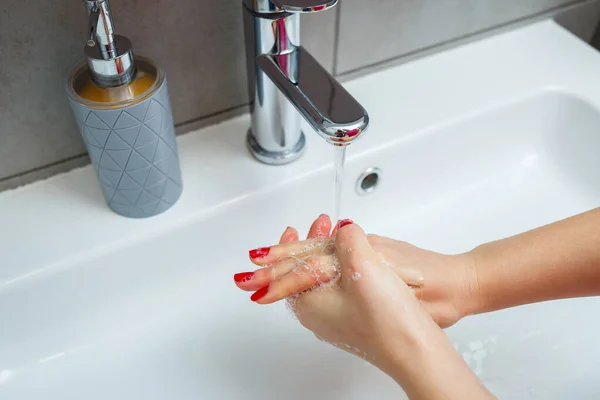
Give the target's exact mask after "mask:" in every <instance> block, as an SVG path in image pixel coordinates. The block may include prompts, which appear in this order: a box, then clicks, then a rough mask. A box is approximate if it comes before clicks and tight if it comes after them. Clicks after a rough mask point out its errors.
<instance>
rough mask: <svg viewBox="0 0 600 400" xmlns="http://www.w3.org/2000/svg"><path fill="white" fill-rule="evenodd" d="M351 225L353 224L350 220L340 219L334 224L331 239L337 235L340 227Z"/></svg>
mask: <svg viewBox="0 0 600 400" xmlns="http://www.w3.org/2000/svg"><path fill="white" fill-rule="evenodd" d="M353 223H354V222H352V220H351V219H340V220H339V221H338V222H336V224H335V226H334V227H333V232H331V237H334V236H335V235H336V234H337V231H338V229H340V228H341V227H343V226H346V225H350V224H353Z"/></svg>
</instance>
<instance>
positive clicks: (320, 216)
mask: <svg viewBox="0 0 600 400" xmlns="http://www.w3.org/2000/svg"><path fill="white" fill-rule="evenodd" d="M323 217H327V218H329V215H327V214H321V215H319V218H323Z"/></svg>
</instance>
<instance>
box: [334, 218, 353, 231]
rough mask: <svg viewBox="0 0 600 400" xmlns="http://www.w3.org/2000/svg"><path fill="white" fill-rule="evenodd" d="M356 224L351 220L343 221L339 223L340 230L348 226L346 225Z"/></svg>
mask: <svg viewBox="0 0 600 400" xmlns="http://www.w3.org/2000/svg"><path fill="white" fill-rule="evenodd" d="M353 223H354V222H353V221H352V220H351V219H342V220H340V221H339V222H338V229H340V228H342V227H344V226H346V225H350V224H353Z"/></svg>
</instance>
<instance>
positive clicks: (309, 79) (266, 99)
mask: <svg viewBox="0 0 600 400" xmlns="http://www.w3.org/2000/svg"><path fill="white" fill-rule="evenodd" d="M336 3H337V0H255V1H250V0H244V25H245V35H246V60H247V72H248V74H247V76H248V92H249V95H250V113H251V119H252V122H251V127H250V130H249V132H248V147H249V149H250V151H251V153H252V154H253V155H254V156H255V157H256V158H257V159H258V160H259V161H262V162H264V163H267V164H286V163H289V162H292V161H294V160H295V159H297V158H298V157H300V155H301V154H302V152H303V151H304V147H305V137H304V134H303V133H302V131H301V118H300V117H304V119H305V120H306V121H307V122H308V124H309V125H310V126H311V127H312V128H313V129H314V130H315V131H316V132H317V133H318V134H319V135H320V136H322V137H323V138H324V139H325V140H326V141H327V142H329V143H332V144H334V145H337V146H344V145H347V144H349V143H350V142H352V141H354V140H356V139H357V138H358V137H360V136H361V135H362V133H363V132H365V130H366V129H367V127H368V125H369V116H368V114H367V112H366V110H365V109H364V108H363V107H362V106H361V105H360V103H359V102H358V101H356V99H354V97H352V95H350V93H348V91H347V90H346V89H344V87H343V86H342V85H340V83H339V82H338V81H337V80H336V79H335V78H334V77H333V76H332V75H331V74H330V73H329V72H328V71H327V70H326V69H325V68H323V67H322V66H321V65H320V64H319V63H318V62H317V61H316V60H315V58H314V57H313V56H312V55H311V54H310V53H309V52H308V51H307V50H306V49H305V48H304V47H302V46H301V45H300V13H310V12H316V11H320V10H323V9H327V8H330V7H332V6H334V5H335V4H336Z"/></svg>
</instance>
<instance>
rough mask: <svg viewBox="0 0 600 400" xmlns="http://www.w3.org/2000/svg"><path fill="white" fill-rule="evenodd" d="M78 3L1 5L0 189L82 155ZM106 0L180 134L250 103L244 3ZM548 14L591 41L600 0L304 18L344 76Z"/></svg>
mask: <svg viewBox="0 0 600 400" xmlns="http://www.w3.org/2000/svg"><path fill="white" fill-rule="evenodd" d="M80 3H81V2H80V1H77V0H54V1H39V0H2V1H1V2H0V190H5V189H9V188H12V187H16V186H19V185H22V184H25V183H28V182H31V181H34V180H37V179H42V178H45V177H48V176H51V175H53V174H56V173H59V172H63V171H67V170H69V169H72V168H74V167H77V166H80V165H84V164H86V163H87V162H88V160H87V156H86V155H85V148H84V146H83V143H82V141H81V139H80V137H79V133H78V132H77V131H76V129H75V126H74V124H73V121H72V118H71V114H70V110H69V107H68V103H67V100H66V97H65V94H64V84H65V76H66V74H67V72H68V71H69V69H70V68H71V67H72V66H73V65H74V64H75V63H77V62H78V61H79V60H80V59H81V54H82V49H83V43H84V38H85V33H84V32H85V30H86V28H87V27H86V22H87V21H86V18H85V14H84V9H83V5H82V4H80ZM111 5H112V9H113V12H114V14H115V23H116V29H117V31H118V33H121V34H124V35H126V36H128V37H129V38H130V39H131V40H132V41H133V43H134V46H135V49H136V50H137V51H138V52H146V53H149V54H151V55H153V56H154V57H155V58H157V59H158V60H159V62H160V63H161V65H162V66H163V67H164V68H165V70H166V71H167V75H168V79H169V86H170V92H171V101H172V104H173V110H174V116H175V121H176V124H177V130H178V132H180V133H184V132H186V131H189V130H191V129H195V128H198V127H201V126H205V125H208V124H211V123H214V122H217V121H220V120H223V119H226V118H230V117H232V116H234V115H237V114H240V113H243V112H245V111H246V109H247V108H246V104H247V94H246V82H245V64H244V41H243V30H242V22H241V15H242V14H241V11H242V10H241V0H230V1H214V0H160V1H158V0H157V1H144V0H111ZM552 16H556V17H557V19H558V21H559V22H561V23H563V24H564V25H565V26H566V27H567V28H568V29H570V30H572V31H573V32H574V33H576V34H577V35H579V36H580V37H582V38H584V39H585V40H588V41H590V40H592V38H593V36H594V32H595V29H596V25H597V22H598V20H599V18H600V0H369V1H365V0H340V5H339V7H337V8H336V9H334V10H331V11H327V12H322V13H318V14H315V15H306V16H303V17H302V18H303V19H302V30H303V31H302V32H303V33H302V36H303V41H304V44H305V46H306V47H307V48H308V49H309V50H310V51H311V52H312V53H313V54H314V55H315V56H316V58H317V59H319V60H320V61H321V62H322V63H323V64H324V65H325V66H326V67H327V68H329V69H330V70H331V71H333V72H334V73H335V74H336V75H338V76H339V77H340V79H349V78H351V77H354V76H356V75H360V74H364V73H368V72H371V71H374V70H376V69H378V68H383V67H386V66H388V65H392V64H395V63H401V62H406V61H409V60H412V59H414V58H417V57H422V56H424V55H426V54H429V53H431V52H435V51H440V50H442V49H445V48H448V47H451V46H456V45H458V44H461V43H464V42H466V41H469V40H473V39H477V38H480V37H482V36H485V35H489V34H492V33H495V32H499V31H502V30H504V29H512V28H514V27H516V26H519V25H522V24H525V23H529V22H531V21H535V20H538V19H541V18H547V17H552ZM597 42H599V43H600V40H597ZM243 135H244V132H240V140H243V138H242V137H243Z"/></svg>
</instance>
